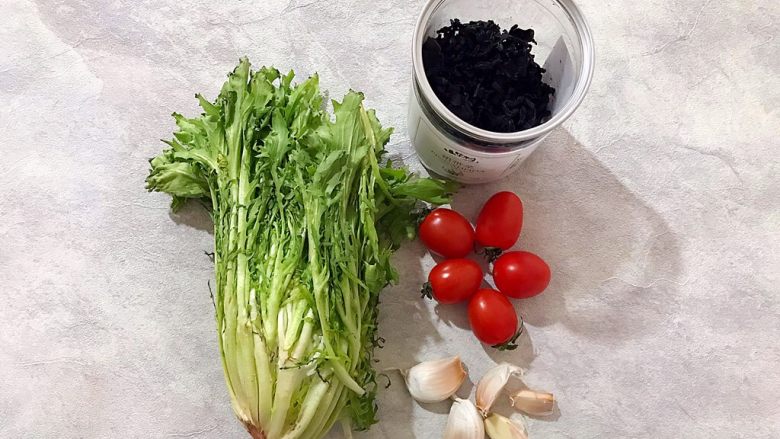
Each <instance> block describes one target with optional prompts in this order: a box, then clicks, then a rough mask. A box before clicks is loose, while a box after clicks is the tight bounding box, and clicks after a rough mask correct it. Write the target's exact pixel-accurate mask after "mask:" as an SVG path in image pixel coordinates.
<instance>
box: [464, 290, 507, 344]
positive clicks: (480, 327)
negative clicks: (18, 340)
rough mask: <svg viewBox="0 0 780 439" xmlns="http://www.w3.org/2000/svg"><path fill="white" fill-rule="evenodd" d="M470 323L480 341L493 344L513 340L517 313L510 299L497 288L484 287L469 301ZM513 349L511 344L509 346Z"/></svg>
mask: <svg viewBox="0 0 780 439" xmlns="http://www.w3.org/2000/svg"><path fill="white" fill-rule="evenodd" d="M469 323H471V330H472V331H473V332H474V335H476V336H477V338H478V339H479V341H481V342H482V343H485V344H489V345H492V346H496V345H501V344H503V343H506V342H510V343H511V342H512V341H513V339H514V338H515V336H516V335H517V334H518V331H517V326H518V323H517V314H515V308H514V307H513V306H512V303H511V302H510V301H509V299H507V298H506V296H504V295H503V294H501V293H499V292H498V291H496V290H492V289H489V288H483V289H481V290H479V291H477V293H476V294H475V295H474V297H472V298H471V302H469ZM508 348H509V349H511V346H509V347H508Z"/></svg>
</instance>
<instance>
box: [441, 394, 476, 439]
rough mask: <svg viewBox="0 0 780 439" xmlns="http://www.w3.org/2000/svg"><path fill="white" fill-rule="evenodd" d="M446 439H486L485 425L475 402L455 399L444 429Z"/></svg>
mask: <svg viewBox="0 0 780 439" xmlns="http://www.w3.org/2000/svg"><path fill="white" fill-rule="evenodd" d="M444 439H485V424H484V423H483V421H482V416H481V415H480V414H479V411H478V410H477V407H476V406H475V405H474V403H473V402H471V401H469V400H468V399H460V398H455V402H453V403H452V408H450V416H449V418H447V426H446V427H445V428H444Z"/></svg>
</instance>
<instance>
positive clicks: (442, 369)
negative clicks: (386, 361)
mask: <svg viewBox="0 0 780 439" xmlns="http://www.w3.org/2000/svg"><path fill="white" fill-rule="evenodd" d="M401 373H402V374H403V376H404V380H405V381H406V388H407V389H409V393H410V394H411V395H412V398H414V399H415V400H417V401H418V402H423V403H432V402H440V401H444V400H445V399H447V398H449V397H450V396H452V395H454V394H455V392H457V391H458V389H460V386H461V384H463V381H464V380H465V379H466V371H465V370H464V369H463V363H461V361H460V357H457V356H456V357H452V358H443V359H441V360H432V361H424V362H422V363H420V364H418V365H416V366H414V367H412V368H411V369H409V370H407V371H401Z"/></svg>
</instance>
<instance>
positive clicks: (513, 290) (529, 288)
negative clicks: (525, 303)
mask: <svg viewBox="0 0 780 439" xmlns="http://www.w3.org/2000/svg"><path fill="white" fill-rule="evenodd" d="M493 280H494V281H495V282H496V287H498V289H499V290H500V291H501V292H502V293H504V294H506V295H507V296H509V297H514V298H515V299H525V298H527V297H533V296H535V295H537V294H539V293H541V292H542V291H544V289H545V288H547V285H548V284H549V283H550V267H549V266H548V265H547V263H546V262H544V260H543V259H542V258H540V257H539V256H536V255H535V254H533V253H529V252H508V253H504V254H503V255H501V256H500V257H499V258H498V259H496V262H494V263H493Z"/></svg>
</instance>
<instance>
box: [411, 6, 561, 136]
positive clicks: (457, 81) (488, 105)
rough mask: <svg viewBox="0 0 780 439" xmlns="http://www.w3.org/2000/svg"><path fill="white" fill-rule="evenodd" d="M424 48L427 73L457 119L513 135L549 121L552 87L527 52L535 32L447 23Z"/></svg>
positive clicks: (485, 23)
mask: <svg viewBox="0 0 780 439" xmlns="http://www.w3.org/2000/svg"><path fill="white" fill-rule="evenodd" d="M436 34H437V35H436V37H435V38H434V37H428V38H427V39H426V40H425V43H423V46H422V56H423V66H424V69H425V75H426V77H427V78H428V82H429V83H430V85H431V88H432V89H433V91H434V93H436V96H437V97H438V98H439V100H440V101H441V102H442V103H443V104H444V105H445V106H446V107H447V108H448V109H449V110H450V111H452V112H453V113H454V114H455V115H456V116H458V117H459V118H461V119H463V120H464V121H466V122H468V123H470V124H471V125H474V126H476V127H478V128H482V129H485V130H488V131H494V132H500V133H511V132H516V131H522V130H526V129H529V128H532V127H534V126H537V125H540V124H542V123H543V122H545V121H546V120H547V119H548V118H549V117H550V110H549V109H548V104H549V101H550V96H552V95H553V94H554V93H555V89H554V88H553V87H550V86H549V85H547V84H546V83H544V81H543V80H542V74H543V73H544V72H545V69H543V68H542V67H541V66H539V64H537V63H536V61H535V60H534V55H533V54H532V53H531V48H532V44H536V41H535V40H534V31H533V29H520V28H519V27H518V26H517V25H514V26H512V27H511V28H510V29H509V30H502V29H501V27H500V26H498V25H497V24H496V23H494V22H493V21H492V20H489V21H470V22H468V23H466V24H463V23H461V22H460V20H457V19H455V20H451V21H450V25H449V26H446V27H443V28H441V29H439V30H438V31H437V32H436Z"/></svg>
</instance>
